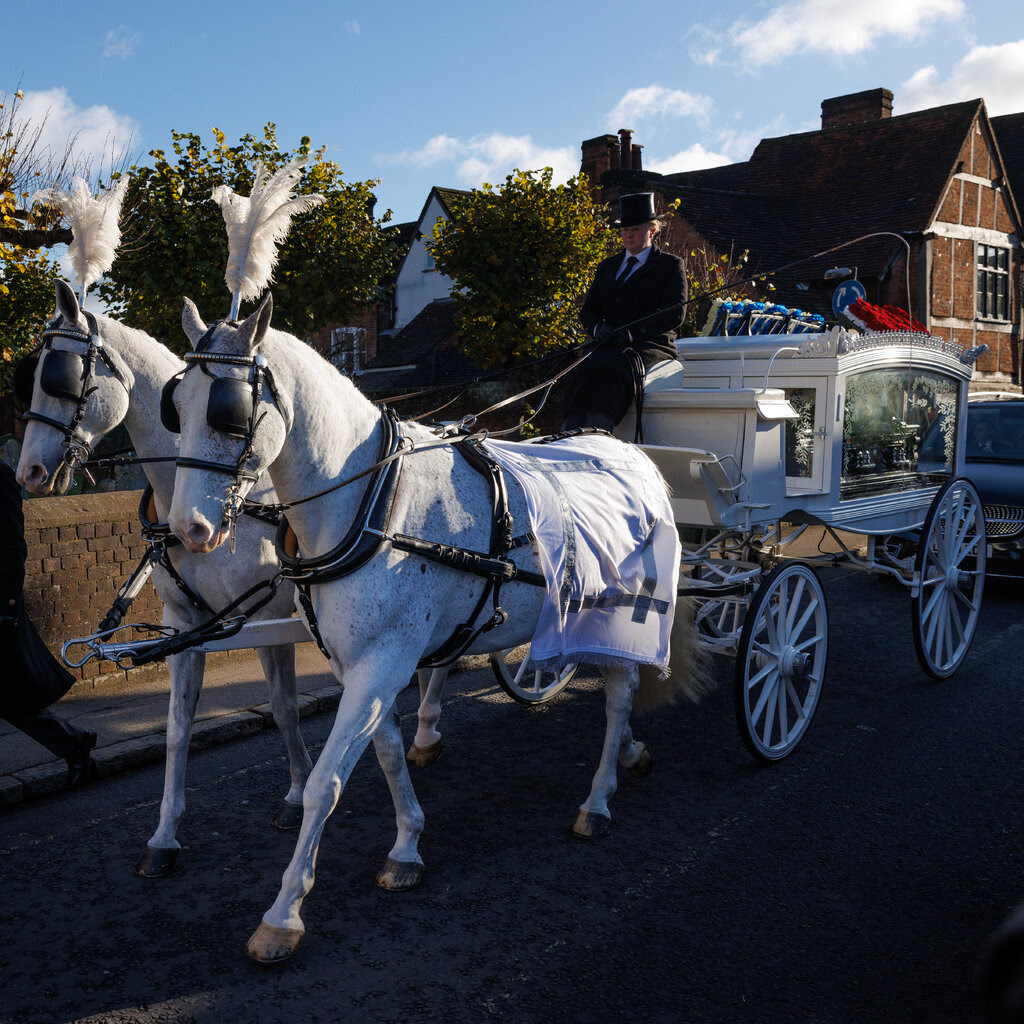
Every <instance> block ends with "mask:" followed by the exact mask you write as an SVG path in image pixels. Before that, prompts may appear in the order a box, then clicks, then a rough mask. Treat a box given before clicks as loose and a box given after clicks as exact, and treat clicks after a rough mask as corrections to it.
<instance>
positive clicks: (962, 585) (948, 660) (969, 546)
mask: <svg viewBox="0 0 1024 1024" xmlns="http://www.w3.org/2000/svg"><path fill="white" fill-rule="evenodd" d="M985 554H986V546H985V516H984V512H983V510H982V506H981V498H979V497H978V492H977V491H976V490H975V489H974V486H973V485H972V484H971V483H970V482H969V481H968V480H964V479H963V478H959V479H956V480H950V481H948V482H947V483H946V484H945V485H944V486H943V487H942V489H941V490H940V491H939V493H938V494H936V495H935V498H934V500H933V501H932V504H931V507H930V508H929V509H928V515H927V517H926V518H925V521H924V527H923V528H922V530H921V546H920V547H919V548H918V551H917V564H916V566H915V569H916V575H917V580H918V587H917V590H916V593H914V595H913V596H912V598H911V603H910V609H911V615H912V617H913V625H914V647H915V648H916V649H917V658H918V661H920V662H921V667H922V668H923V669H924V670H925V672H927V673H928V675H930V676H931V677H932V678H933V679H946V678H947V677H948V676H951V675H952V674H953V673H954V672H955V671H956V670H957V669H958V668H959V667H960V665H961V663H962V662H963V660H964V658H965V657H967V651H968V649H969V648H970V646H971V640H973V639H974V630H975V628H976V627H977V625H978V614H979V612H980V611H981V597H982V592H983V591H984V589H985Z"/></svg>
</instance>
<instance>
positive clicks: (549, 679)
mask: <svg viewBox="0 0 1024 1024" xmlns="http://www.w3.org/2000/svg"><path fill="white" fill-rule="evenodd" d="M529 660H530V648H529V646H526V647H516V648H515V649H514V650H510V651H495V653H494V654H492V655H491V671H492V672H493V673H494V678H495V679H497V680H498V684H499V685H500V686H501V688H502V689H503V690H504V691H505V692H506V693H507V694H508V695H509V696H510V697H511V698H512V699H513V700H517V701H519V702H520V703H521V704H543V703H544V701H546V700H551V698H552V697H554V696H556V695H557V694H559V693H561V692H562V691H563V690H564V689H565V688H566V687H567V686H568V685H569V682H570V680H571V679H572V677H573V676H574V675H576V669H577V668H579V666H578V665H566V666H565V667H564V668H562V669H559V671H558V672H554V671H552V670H551V669H532V668H531V669H528V668H527V667H526V663H527V662H528V661H529Z"/></svg>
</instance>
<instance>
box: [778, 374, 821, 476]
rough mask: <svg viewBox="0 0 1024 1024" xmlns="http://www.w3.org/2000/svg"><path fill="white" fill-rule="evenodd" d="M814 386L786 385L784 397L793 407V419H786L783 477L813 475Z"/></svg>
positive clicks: (815, 392)
mask: <svg viewBox="0 0 1024 1024" xmlns="http://www.w3.org/2000/svg"><path fill="white" fill-rule="evenodd" d="M816 398H817V389H816V388H791V387H787V388H786V399H787V400H788V402H789V404H790V405H791V406H793V408H794V409H795V410H796V419H795V420H786V421H785V426H784V430H785V432H786V479H787V482H788V481H790V480H798V481H809V480H811V479H812V478H813V477H814V475H815V469H816V466H815V458H814V455H815V453H814V430H815V423H814V420H815V409H816Z"/></svg>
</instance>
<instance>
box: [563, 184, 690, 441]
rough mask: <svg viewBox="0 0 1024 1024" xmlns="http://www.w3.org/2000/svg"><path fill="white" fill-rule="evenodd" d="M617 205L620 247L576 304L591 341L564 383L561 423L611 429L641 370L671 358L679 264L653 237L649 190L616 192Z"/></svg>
mask: <svg viewBox="0 0 1024 1024" xmlns="http://www.w3.org/2000/svg"><path fill="white" fill-rule="evenodd" d="M619 209H620V218H619V220H618V221H616V226H617V227H618V228H619V234H620V236H621V238H622V243H623V246H624V249H623V250H622V251H620V252H617V253H616V254H615V255H614V256H609V257H608V259H606V260H602V262H601V263H600V264H598V267H597V271H596V273H595V274H594V280H593V282H592V283H591V285H590V289H589V290H588V292H587V296H586V299H584V302H583V307H582V309H581V310H580V323H581V324H582V325H583V328H584V330H585V331H586V332H587V334H588V335H589V336H590V337H591V338H593V339H594V340H595V341H596V342H597V346H596V347H595V348H594V350H593V351H592V352H591V354H590V355H589V356H588V358H587V360H586V362H584V363H583V364H582V365H581V366H580V368H579V369H578V370H577V371H576V372H575V374H574V376H573V378H572V381H571V383H570V386H569V392H568V397H567V399H566V416H565V421H564V422H563V428H564V429H566V430H571V429H574V428H576V427H581V426H595V427H603V428H604V429H606V430H611V428H612V427H613V426H615V424H616V423H618V422H619V420H621V419H622V417H623V416H625V414H626V411H627V410H628V409H629V406H630V403H631V402H632V401H633V399H634V397H635V395H636V388H637V385H638V383H639V379H642V376H641V375H642V374H643V373H645V372H646V371H648V370H651V369H652V368H653V367H655V366H659V364H664V363H665V362H666V361H677V360H678V356H677V354H676V348H675V339H676V336H677V333H678V331H679V328H680V326H681V325H682V321H683V313H684V310H685V308H686V300H687V295H688V289H687V284H686V269H685V266H684V264H683V261H682V260H681V259H679V257H678V256H673V255H672V254H671V253H667V252H663V251H662V250H661V249H659V248H658V247H657V246H656V245H654V239H655V237H656V236H657V233H658V221H657V219H656V215H655V212H654V193H652V192H641V193H638V194H636V195H628V196H622V198H621V199H620V200H619ZM634 353H635V354H634Z"/></svg>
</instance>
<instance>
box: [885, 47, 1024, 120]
mask: <svg viewBox="0 0 1024 1024" xmlns="http://www.w3.org/2000/svg"><path fill="white" fill-rule="evenodd" d="M979 96H980V97H981V98H982V99H984V100H985V106H986V107H987V108H988V112H989V113H990V114H1014V113H1016V112H1017V111H1019V110H1024V39H1018V40H1017V42H1015V43H1002V44H1000V45H998V46H976V47H974V49H973V50H971V51H970V52H969V53H968V54H967V56H965V57H964V58H963V59H962V60H961V61H960V62H959V63H958V64H957V65H956V66H955V67H954V68H953V73H952V74H951V75H950V76H949V78H947V79H946V80H945V81H942V80H940V78H939V72H938V71H937V70H936V69H935V67H932V66H929V67H925V68H920V69H919V70H918V71H915V72H914V74H913V75H911V76H910V78H908V79H907V80H906V81H905V82H904V83H903V84H902V85H901V86H900V88H899V90H898V91H897V92H896V95H895V98H894V106H896V107H897V108H898V110H899V112H900V113H907V112H908V111H911V110H923V109H925V108H926V107H935V106H941V105H942V104H945V103H959V102H961V101H963V100H973V99H977V98H978V97H979Z"/></svg>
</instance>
